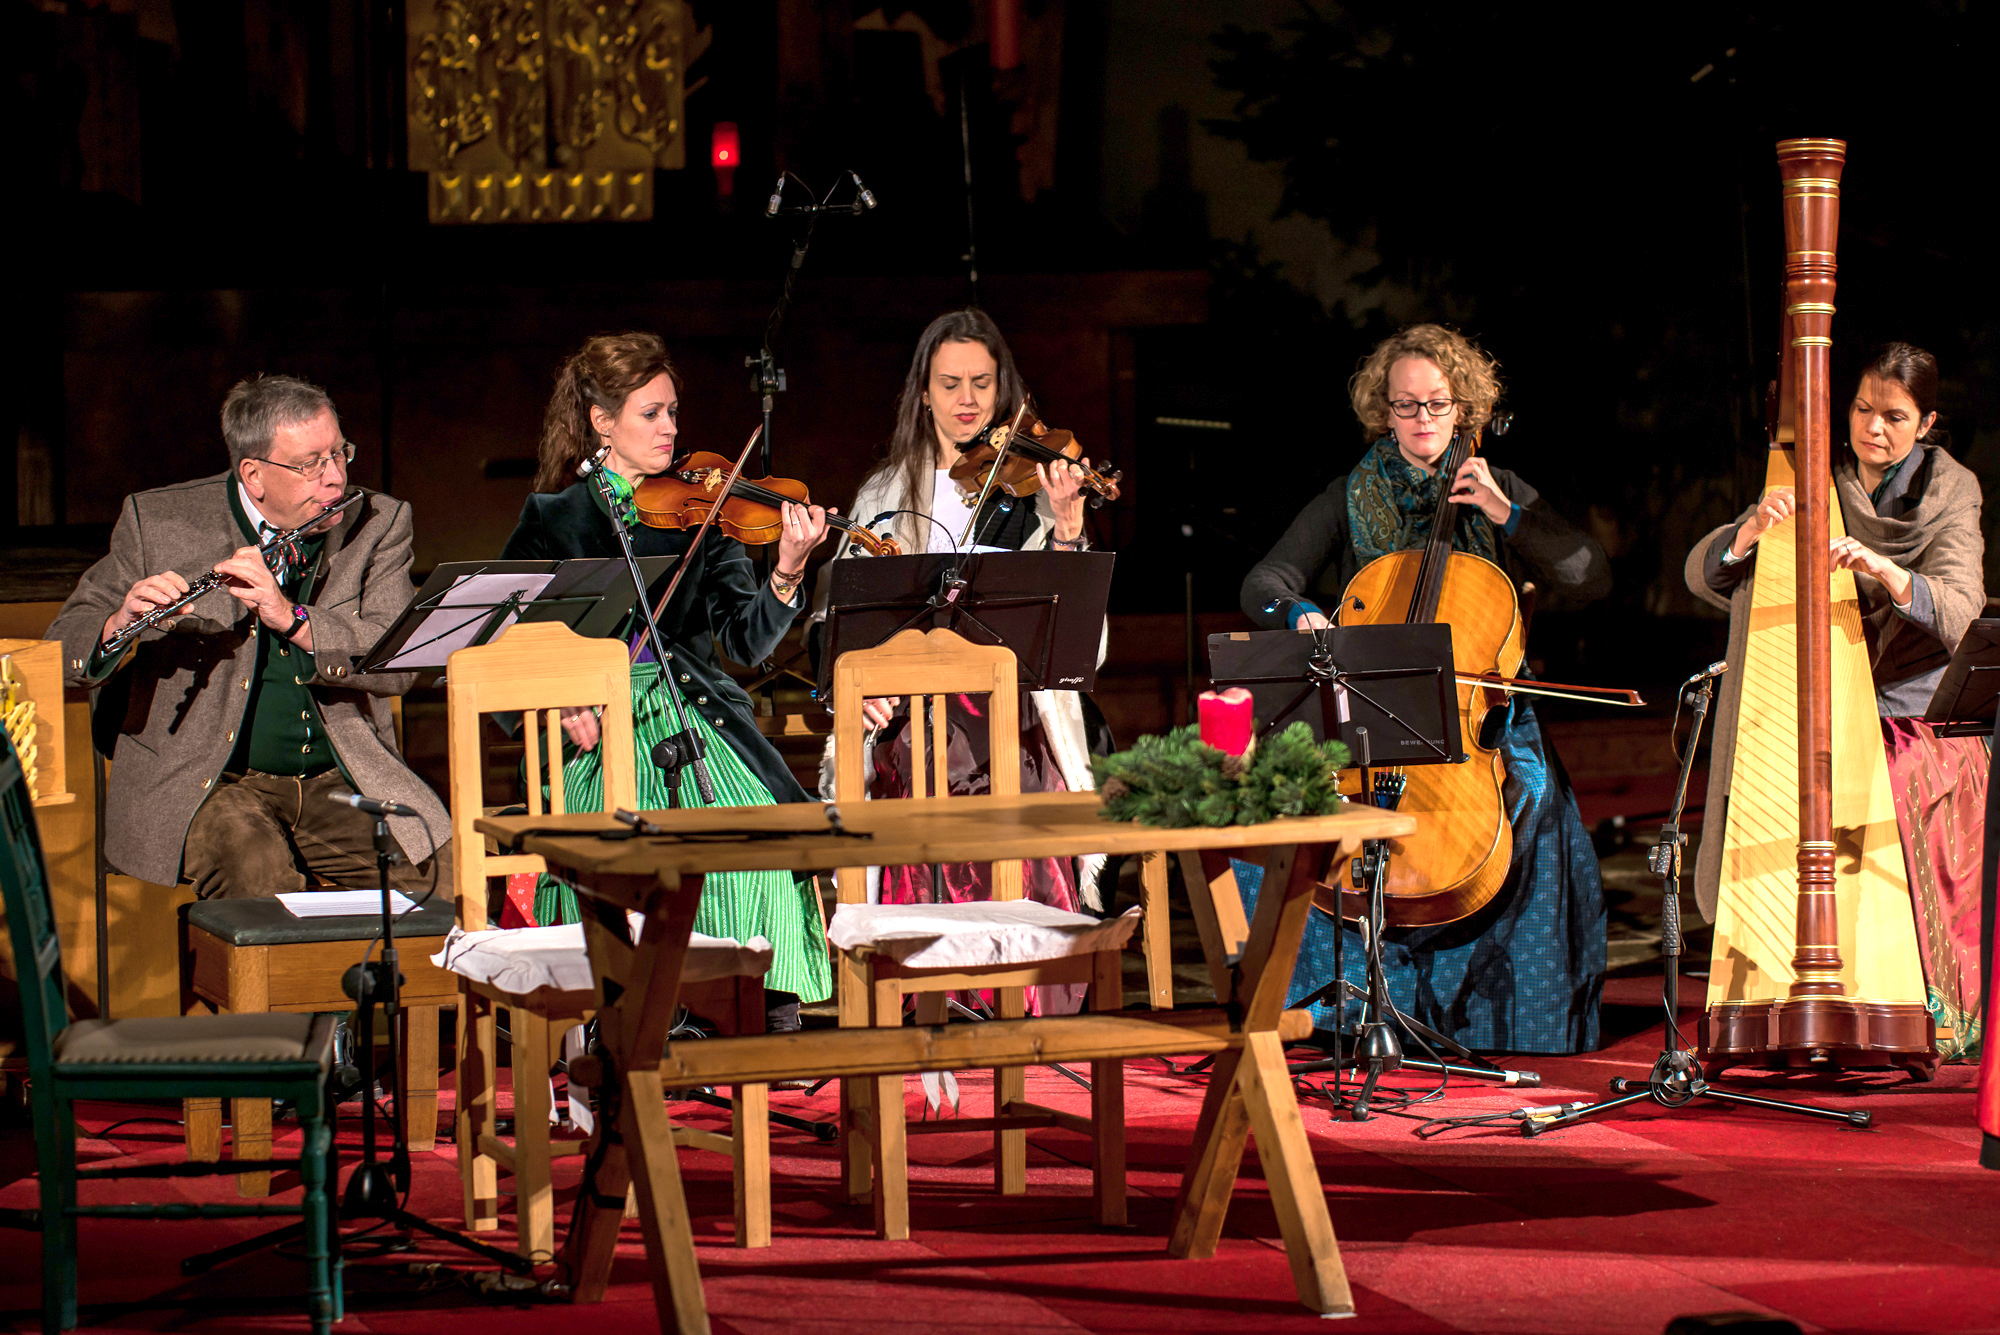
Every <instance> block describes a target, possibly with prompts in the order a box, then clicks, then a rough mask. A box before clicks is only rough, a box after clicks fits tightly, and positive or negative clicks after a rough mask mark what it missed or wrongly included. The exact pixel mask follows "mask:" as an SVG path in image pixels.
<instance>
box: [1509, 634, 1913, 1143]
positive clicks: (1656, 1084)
mask: <svg viewBox="0 0 2000 1335" xmlns="http://www.w3.org/2000/svg"><path fill="white" fill-rule="evenodd" d="M1722 670H1724V665H1721V664H1718V665H1717V666H1716V667H1713V668H1710V669H1708V670H1707V671H1704V672H1699V673H1696V674H1695V675H1694V676H1693V677H1691V678H1690V679H1689V680H1688V681H1687V682H1686V683H1685V684H1683V686H1682V687H1681V691H1682V695H1681V700H1682V702H1683V703H1685V704H1686V705H1688V706H1689V707H1690V708H1692V709H1693V710H1694V730H1693V732H1691V733H1689V734H1688V741H1687V750H1686V751H1684V752H1683V753H1682V755H1681V777H1680V784H1679V786H1678V787H1676V788H1675V789H1674V808H1673V810H1672V811H1670V812H1669V813H1667V823H1666V824H1665V825H1662V826H1661V827H1660V842H1659V843H1657V844H1655V845H1654V846H1653V851H1652V853H1651V854H1650V855H1649V857H1648V861H1649V863H1650V864H1651V866H1652V869H1653V870H1654V871H1656V872H1658V873H1659V874H1660V883H1661V889H1662V891H1663V892H1664V893H1663V895H1662V897H1661V900H1660V954H1661V955H1662V956H1664V957H1665V959H1666V965H1667V976H1666V984H1665V986H1664V987H1663V989H1662V991H1661V1000H1662V1002H1663V1003H1664V1005H1665V1007H1666V1015H1667V1024H1666V1033H1665V1035H1664V1038H1665V1040H1666V1046H1665V1047H1664V1048H1662V1049H1661V1051H1660V1056H1659V1059H1658V1060H1657V1061H1655V1062H1654V1063H1653V1069H1652V1071H1651V1073H1650V1074H1648V1075H1647V1076H1646V1078H1645V1079H1644V1080H1628V1079H1626V1078H1625V1077H1624V1076H1617V1077H1615V1078H1614V1079H1613V1080H1612V1081H1611V1092H1612V1093H1613V1094H1615V1095H1617V1096H1618V1097H1616V1098H1609V1099H1602V1100H1600V1101H1598V1102H1596V1103H1591V1104H1586V1105H1585V1106H1583V1107H1581V1108H1578V1109H1576V1110H1574V1111H1573V1112H1570V1113H1568V1114H1566V1115H1564V1116H1561V1117H1551V1118H1547V1119H1541V1118H1535V1117H1527V1118H1523V1119H1522V1121H1521V1134H1522V1135H1524V1136H1539V1135H1541V1134H1542V1133H1543V1132H1545V1131H1553V1130H1555V1129H1556V1128H1557V1127H1564V1126H1574V1125H1575V1124H1576V1123H1578V1122H1581V1121H1582V1120H1583V1119H1584V1118H1586V1117H1589V1116H1592V1115H1593V1114H1596V1113H1602V1112H1610V1111H1611V1110H1612V1109H1614V1108H1623V1107H1625V1106H1626V1105H1627V1104H1631V1103H1637V1102H1639V1101H1640V1100H1642V1099H1651V1100H1652V1101H1653V1102H1655V1103H1657V1104H1659V1105H1660V1106H1661V1107H1662V1108H1666V1109H1668V1110H1669V1111H1674V1110H1678V1109H1681V1108H1685V1107H1687V1106H1688V1105H1689V1104H1691V1103H1693V1102H1694V1101H1695V1100H1696V1099H1714V1100H1716V1101H1717V1102H1718V1103H1735V1104H1740V1105H1742V1106H1744V1107H1748V1108H1769V1109H1771V1110H1772V1111H1773V1112H1788V1113H1796V1114H1798V1115H1799V1116H1801V1117H1821V1118H1825V1119H1826V1120H1828V1121H1831V1122H1846V1123H1848V1124H1849V1125H1850V1126H1867V1125H1868V1124H1869V1123H1870V1122H1872V1121H1873V1120H1874V1119H1875V1114H1873V1113H1871V1112H1866V1111H1861V1110H1856V1111H1853V1112H1841V1111H1839V1110H1837V1109H1834V1108H1814V1107H1811V1106H1810V1105H1808V1104H1803V1103H1787V1102H1785V1101H1783V1100H1781V1099H1767V1098H1762V1097H1760V1096H1758V1095H1755V1094H1739V1093H1737V1092H1736V1091H1734V1090H1729V1089H1717V1088H1715V1087H1714V1086H1713V1085H1710V1084H1709V1083H1708V1082H1707V1081H1706V1080H1704V1079H1703V1078H1702V1073H1701V1064H1700V1063H1699V1062H1698V1061H1697V1060H1696V1058H1695V1054H1694V1053H1693V1052H1691V1051H1689V1050H1688V1049H1687V1048H1686V1047H1684V1046H1682V1044H1683V1042H1684V1040H1683V1039H1682V1038H1681V1029H1680V1003H1681V980H1680V958H1681V847H1682V845H1684V844H1686V843H1687V836H1686V835H1685V834H1683V833H1681V809H1682V807H1684V806H1685V805H1686V804H1687V786H1688V774H1689V773H1690V772H1691V771H1692V770H1693V768H1694V753H1695V751H1696V750H1697V749H1698V747H1699V744H1700V742H1701V725H1702V723H1703V721H1704V720H1706V719H1707V717H1708V706H1709V701H1710V698H1711V697H1712V696H1713V695H1714V693H1715V679H1716V677H1717V676H1719V675H1720V674H1721V671H1722ZM1697 683H1699V684H1698V685H1697ZM1707 833H1710V834H1712V835H1713V836H1714V837H1715V838H1718V839H1720V838H1721V837H1722V832H1721V831H1720V830H1714V831H1707Z"/></svg>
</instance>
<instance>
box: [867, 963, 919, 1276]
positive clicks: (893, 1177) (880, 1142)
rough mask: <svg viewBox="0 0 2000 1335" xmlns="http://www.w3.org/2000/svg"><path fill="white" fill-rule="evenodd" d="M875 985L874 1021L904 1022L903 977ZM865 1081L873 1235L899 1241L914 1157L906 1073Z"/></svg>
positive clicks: (884, 1025)
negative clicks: (907, 1126) (870, 1116)
mask: <svg viewBox="0 0 2000 1335" xmlns="http://www.w3.org/2000/svg"><path fill="white" fill-rule="evenodd" d="M873 991H874V996H875V1005H874V1012H875V1013H874V1020H875V1025H876V1027H877V1028H880V1029H898V1028H901V1027H902V1024H903V985H902V982H901V980H899V979H895V978H884V979H880V980H878V981H877V982H876V983H875V986H874V989H873ZM866 1083H867V1084H868V1085H870V1086H871V1088H870V1090H869V1096H870V1101H871V1102H872V1103H873V1104H874V1113H875V1117H874V1121H873V1123H872V1125H871V1126H870V1128H869V1135H868V1149H869V1160H870V1165H871V1167H873V1168H874V1170H875V1236H876V1237H878V1238H882V1239H883V1240H885V1241H888V1242H897V1241H901V1240H902V1239H904V1238H907V1237H909V1236H910V1157H909V1143H908V1138H907V1134H906V1132H905V1131H904V1128H903V1118H904V1112H903V1077H902V1076H901V1075H878V1076H871V1077H869V1078H868V1079H867V1081H866Z"/></svg>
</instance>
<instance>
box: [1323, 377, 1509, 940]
mask: <svg viewBox="0 0 2000 1335" xmlns="http://www.w3.org/2000/svg"><path fill="white" fill-rule="evenodd" d="M1493 426H1494V434H1495V435H1501V434H1504V433H1505V431H1506V429H1507V419H1506V417H1505V416H1504V415H1503V416H1500V417H1497V418H1495V420H1494V424H1493ZM1480 430H1481V429H1480V428H1478V427H1473V428H1471V429H1469V430H1464V431H1459V432H1455V433H1454V434H1453V436H1452V440H1451V445H1450V446H1449V447H1448V448H1447V449H1446V451H1445V454H1444V457H1443V458H1442V459H1440V460H1439V461H1438V472H1439V474H1440V475H1441V476H1442V477H1443V478H1444V479H1445V485H1443V486H1441V487H1440V488H1439V495H1438V508H1437V512H1436V513H1435V514H1434V515H1433V516H1432V517H1431V532H1430V537H1429V539H1428V540H1426V541H1425V543H1424V545H1423V546H1422V547H1421V548H1418V549H1415V550H1411V551H1401V552H1389V553H1387V554H1385V555H1382V556H1378V557H1376V558H1375V559H1374V560H1373V561H1370V562H1369V563H1368V564H1367V565H1365V566H1363V567H1362V568H1361V569H1360V570H1358V571H1356V572H1355V575H1354V578H1353V579H1351V580H1349V581H1348V584H1347V588H1346V589H1345V590H1344V591H1343V592H1342V594H1341V602H1340V617H1339V620H1340V624H1341V625H1342V626H1380V625H1414V624H1423V623H1427V622H1437V621H1442V622H1446V623H1448V624H1449V625H1450V626H1451V642H1452V662H1453V667H1454V668H1455V669H1456V671H1457V676H1458V682H1457V687H1456V689H1457V692H1458V722H1459V730H1460V734H1461V737H1462V741H1463V745H1464V748H1465V755H1466V757H1467V758H1466V762H1465V763H1464V764H1461V765H1422V766H1416V767H1413V768H1411V769H1408V770H1399V769H1387V770H1378V771H1377V772H1376V784H1377V791H1378V793H1380V792H1382V791H1383V789H1384V788H1385V787H1386V789H1387V791H1388V793H1389V794H1390V796H1391V799H1392V800H1390V801H1389V802H1386V803H1384V804H1385V805H1391V806H1394V807H1395V808H1396V809H1397V810H1400V811H1409V812H1418V813H1422V814H1423V816H1424V817H1425V819H1423V820H1420V821H1419V822H1417V830H1416V833H1415V834H1412V835H1408V836H1406V837H1404V838H1401V839H1392V840H1389V841H1387V842H1388V850H1387V851H1388V853H1389V855H1390V856H1389V862H1388V875H1387V883H1386V888H1385V890H1384V901H1383V902H1384V905H1385V911H1386V914H1387V917H1386V921H1387V924H1388V925H1389V926H1391V927H1429V926H1435V925H1437V924H1440V923H1447V922H1456V921H1457V920H1458V919H1460V918H1464V917H1467V916H1469V915H1471V914H1473V913H1476V912H1478V911H1479V909H1480V908H1481V907H1482V906H1483V905H1485V904H1486V903H1487V902H1488V901H1490V900H1491V899H1492V898H1493V896H1494V895H1495V894H1497V893H1499V890H1500V886H1501V884H1502V883H1503V882H1505V880H1506V879H1507V869H1508V867H1509V865H1510V864H1511V863H1512V862H1513V857H1514V834H1513V829H1512V827H1511V826H1510V825H1509V823H1508V819H1507V803H1506V797H1505V795H1504V793H1503V792H1502V791H1501V790H1502V785H1503V784H1504V783H1505V782H1506V778H1507V772H1506V767H1505V764H1504V763H1503V761H1502V760H1501V757H1500V752H1499V750H1498V749H1497V748H1495V747H1490V746H1485V745H1483V744H1482V736H1481V735H1482V733H1483V732H1484V730H1485V725H1486V720H1487V716H1488V715H1489V714H1490V713H1491V712H1492V711H1493V710H1494V709H1496V708H1501V707H1504V706H1505V704H1506V689H1505V687H1503V686H1500V685H1492V684H1487V682H1488V681H1494V682H1511V680H1512V679H1513V678H1514V676H1515V674H1516V673H1518V672H1519V671H1520V669H1521V660H1522V653H1523V649H1524V644H1523V641H1524V639H1525V631H1524V628H1523V626H1522V624H1521V606H1520V601H1519V599H1517V598H1516V597H1515V593H1514V582H1513V580H1511V579H1509V578H1508V576H1507V573H1506V572H1505V571H1503V570H1501V569H1500V567H1499V566H1497V565H1495V564H1493V563H1492V562H1491V561H1488V560H1487V559H1485V558H1484V557H1481V556H1474V555H1472V554H1471V553H1470V552H1454V551H1453V550H1452V549H1451V534H1452V529H1453V528H1454V527H1455V522H1454V521H1455V519H1456V515H1455V513H1454V510H1455V504H1454V502H1453V501H1452V500H1451V487H1450V485H1449V480H1450V479H1451V478H1454V477H1456V476H1457V475H1458V470H1459V469H1460V468H1462V467H1463V466H1464V465H1465V461H1466V460H1467V459H1470V458H1471V457H1472V455H1473V454H1474V452H1475V451H1477V450H1478V448H1479V439H1480ZM1468 678H1471V679H1472V680H1468ZM1385 780H1386V785H1385V783H1384V781H1385ZM1343 791H1346V789H1345V788H1343ZM1397 794H1400V796H1399V797H1398V796H1396V795H1397ZM1315 898H1316V900H1317V901H1318V902H1319V903H1320V905H1321V907H1323V908H1325V909H1326V910H1327V911H1328V912H1330V913H1338V914H1341V915H1342V916H1345V917H1350V918H1354V917H1360V916H1362V915H1363V914H1365V913H1366V912H1367V897H1366V896H1365V895H1364V894H1361V893H1359V892H1357V891H1355V890H1351V889H1346V888H1344V887H1341V886H1339V885H1338V884H1322V885H1321V886H1320V889H1319V893H1318V895H1317V896H1316V897H1315Z"/></svg>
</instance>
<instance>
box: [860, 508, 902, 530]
mask: <svg viewBox="0 0 2000 1335" xmlns="http://www.w3.org/2000/svg"><path fill="white" fill-rule="evenodd" d="M901 513H902V511H901V510H884V511H883V512H882V513H881V514H879V515H876V516H875V517H874V518H873V519H871V520H869V521H868V522H867V523H865V524H863V525H862V526H861V527H863V528H874V527H875V526H876V525H877V524H879V523H881V522H882V521H883V520H885V519H893V518H895V517H896V516H897V515H899V514H901Z"/></svg>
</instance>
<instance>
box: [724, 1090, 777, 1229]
mask: <svg viewBox="0 0 2000 1335" xmlns="http://www.w3.org/2000/svg"><path fill="white" fill-rule="evenodd" d="M729 1133H730V1141H731V1146H730V1155H731V1157H732V1158H733V1159H734V1161H735V1162H734V1167H735V1170H736V1174H735V1175H736V1245H737V1246H739V1247H768V1246H770V1245H771V1087H770V1086H769V1085H738V1086H736V1088H734V1089H733V1090H731V1091H730V1099H729Z"/></svg>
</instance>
